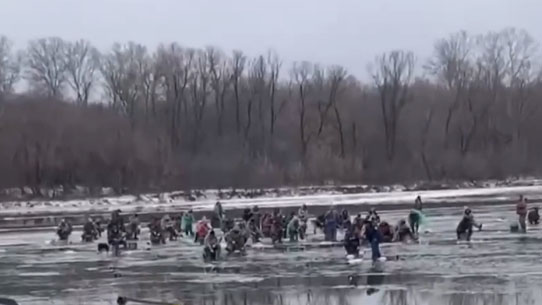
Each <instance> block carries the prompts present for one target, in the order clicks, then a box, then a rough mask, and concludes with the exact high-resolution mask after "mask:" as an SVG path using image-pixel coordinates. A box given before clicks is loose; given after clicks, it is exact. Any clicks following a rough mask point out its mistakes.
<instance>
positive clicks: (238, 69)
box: [232, 51, 246, 133]
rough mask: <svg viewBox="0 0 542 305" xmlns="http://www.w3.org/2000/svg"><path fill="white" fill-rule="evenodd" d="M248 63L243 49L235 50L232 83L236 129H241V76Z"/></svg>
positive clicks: (238, 130)
mask: <svg viewBox="0 0 542 305" xmlns="http://www.w3.org/2000/svg"><path fill="white" fill-rule="evenodd" d="M245 64H246V57H245V56H244V55H243V53H242V52H241V51H234V52H233V58H232V69H233V71H232V83H233V92H234V94H235V129H236V131H237V133H239V132H240V131H241V97H240V90H241V84H240V83H241V77H242V76H243V73H244V70H245Z"/></svg>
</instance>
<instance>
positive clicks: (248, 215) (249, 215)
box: [243, 208, 253, 223]
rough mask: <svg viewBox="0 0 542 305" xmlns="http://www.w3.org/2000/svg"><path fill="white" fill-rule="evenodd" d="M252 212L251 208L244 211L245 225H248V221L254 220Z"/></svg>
mask: <svg viewBox="0 0 542 305" xmlns="http://www.w3.org/2000/svg"><path fill="white" fill-rule="evenodd" d="M252 215H253V214H252V210H251V209H250V208H245V209H244V210H243V220H244V221H245V223H248V221H249V220H250V219H251V218H252Z"/></svg>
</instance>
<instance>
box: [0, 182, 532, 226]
mask: <svg viewBox="0 0 542 305" xmlns="http://www.w3.org/2000/svg"><path fill="white" fill-rule="evenodd" d="M349 187H350V188H351V187H354V186H343V187H342V188H349ZM320 190H321V189H320ZM283 191H284V192H290V193H291V194H292V195H289V196H261V197H256V198H232V199H219V198H218V196H217V191H215V190H209V191H205V199H202V200H193V201H192V200H187V199H186V198H185V197H183V196H179V192H173V193H163V194H160V195H158V194H154V195H139V196H119V197H109V198H101V199H87V200H84V199H83V200H68V201H30V202H27V203H23V202H5V203H0V205H1V207H0V229H6V228H7V229H16V228H32V227H46V226H50V225H52V224H54V223H56V222H57V221H58V220H59V218H61V217H70V218H71V219H72V220H73V221H74V224H76V223H78V222H80V221H83V219H84V218H85V215H93V216H96V215H101V216H105V215H108V214H109V213H110V212H111V211H112V210H116V209H120V210H122V213H123V214H130V213H138V214H140V215H146V217H149V215H156V214H165V213H170V214H176V213H179V212H181V211H186V210H188V209H193V210H194V212H196V213H197V214H203V213H208V212H209V211H211V210H212V209H213V207H214V205H215V203H216V201H217V200H220V201H221V202H222V204H223V207H224V208H225V209H226V210H230V211H232V212H233V214H237V213H239V211H240V210H242V209H244V208H247V207H252V206H254V205H258V206H259V207H260V208H261V209H270V208H275V207H280V208H283V209H293V208H297V207H299V206H301V205H302V204H307V205H308V206H310V207H313V209H317V210H321V209H323V208H325V207H327V206H330V205H334V206H341V207H348V206H352V207H354V206H355V207H356V208H368V207H370V206H378V208H379V209H386V210H392V209H405V208H408V207H409V206H410V204H411V203H412V202H413V201H414V199H415V198H416V196H418V195H419V196H421V197H422V199H423V201H424V204H425V206H426V207H427V208H431V207H432V206H434V207H446V206H462V205H467V204H468V205H486V204H507V203H511V202H513V201H514V200H515V199H516V198H517V196H519V195H520V194H523V195H525V196H527V198H529V199H530V201H531V202H537V201H542V186H540V185H538V183H535V185H528V186H506V187H495V186H493V187H482V188H463V189H445V190H424V191H420V190H414V191H407V190H403V189H399V190H394V191H387V192H366V193H346V194H345V193H337V192H332V191H328V192H324V191H318V192H312V193H305V194H303V193H300V192H295V191H294V189H287V188H284V189H283ZM234 211H235V212H234Z"/></svg>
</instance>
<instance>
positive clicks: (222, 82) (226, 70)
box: [207, 47, 232, 136]
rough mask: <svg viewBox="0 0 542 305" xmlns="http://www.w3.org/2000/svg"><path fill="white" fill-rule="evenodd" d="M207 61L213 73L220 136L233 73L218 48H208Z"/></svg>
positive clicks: (212, 80) (212, 81) (217, 126)
mask: <svg viewBox="0 0 542 305" xmlns="http://www.w3.org/2000/svg"><path fill="white" fill-rule="evenodd" d="M207 59H208V61H209V70H210V73H211V87H212V89H213V95H214V99H215V109H216V114H217V120H216V131H217V134H218V135H219V136H222V133H223V122H224V110H225V98H226V93H227V92H228V90H229V88H230V84H231V80H232V72H231V69H230V66H229V65H228V62H227V61H226V60H225V59H224V54H222V52H220V51H219V50H217V49H216V48H212V47H209V48H207Z"/></svg>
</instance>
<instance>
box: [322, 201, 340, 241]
mask: <svg viewBox="0 0 542 305" xmlns="http://www.w3.org/2000/svg"><path fill="white" fill-rule="evenodd" d="M338 219H339V215H338V213H337V211H336V210H335V209H334V208H333V207H329V211H327V213H326V215H325V228H324V230H325V234H324V235H325V241H337V220H338Z"/></svg>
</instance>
